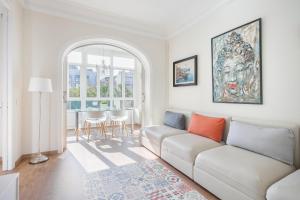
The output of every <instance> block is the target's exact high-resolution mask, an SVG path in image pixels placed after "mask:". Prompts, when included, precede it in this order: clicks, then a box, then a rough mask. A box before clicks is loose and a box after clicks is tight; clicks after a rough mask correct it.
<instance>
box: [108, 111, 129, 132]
mask: <svg viewBox="0 0 300 200" xmlns="http://www.w3.org/2000/svg"><path fill="white" fill-rule="evenodd" d="M127 119H128V113H127V111H126V110H115V111H111V113H110V125H111V129H112V131H111V132H112V137H113V136H114V129H115V126H119V127H120V129H121V130H122V134H124V131H126V132H127V136H128V130H127V127H126V120H127Z"/></svg>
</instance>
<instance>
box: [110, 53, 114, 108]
mask: <svg viewBox="0 0 300 200" xmlns="http://www.w3.org/2000/svg"><path fill="white" fill-rule="evenodd" d="M110 63H111V66H110V68H109V98H110V109H112V108H113V98H114V96H113V95H114V92H113V90H114V86H113V78H114V73H113V66H114V64H113V56H112V55H110Z"/></svg>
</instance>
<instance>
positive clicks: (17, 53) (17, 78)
mask: <svg viewBox="0 0 300 200" xmlns="http://www.w3.org/2000/svg"><path fill="white" fill-rule="evenodd" d="M7 2H8V4H7V5H8V34H9V35H8V66H9V69H8V107H9V110H8V123H9V124H8V133H9V136H8V144H7V145H8V150H9V154H10V155H9V157H8V162H9V166H8V167H9V169H11V168H13V167H14V164H15V161H17V160H18V159H19V158H20V156H21V155H22V148H21V145H22V144H21V137H22V136H21V135H22V94H23V8H22V5H21V4H20V3H19V1H18V0H11V1H7ZM5 142H7V141H5Z"/></svg>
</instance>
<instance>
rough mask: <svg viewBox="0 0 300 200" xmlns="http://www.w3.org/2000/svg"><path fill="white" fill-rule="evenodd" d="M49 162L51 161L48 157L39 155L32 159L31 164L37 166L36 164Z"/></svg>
mask: <svg viewBox="0 0 300 200" xmlns="http://www.w3.org/2000/svg"><path fill="white" fill-rule="evenodd" d="M47 160H49V158H48V157H47V156H45V155H43V154H41V153H39V154H37V155H35V156H33V157H32V158H31V159H30V161H29V164H32V165H35V164H39V163H43V162H46V161H47Z"/></svg>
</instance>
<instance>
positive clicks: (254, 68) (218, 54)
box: [211, 19, 263, 104]
mask: <svg viewBox="0 0 300 200" xmlns="http://www.w3.org/2000/svg"><path fill="white" fill-rule="evenodd" d="M211 53H212V83H213V102H215V103H243V104H262V101H263V98H262V67H261V66H262V56H261V19H257V20H254V21H252V22H249V23H247V24H244V25H242V26H240V27H237V28H235V29H232V30H230V31H228V32H226V33H223V34H221V35H218V36H216V37H214V38H212V39H211Z"/></svg>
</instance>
